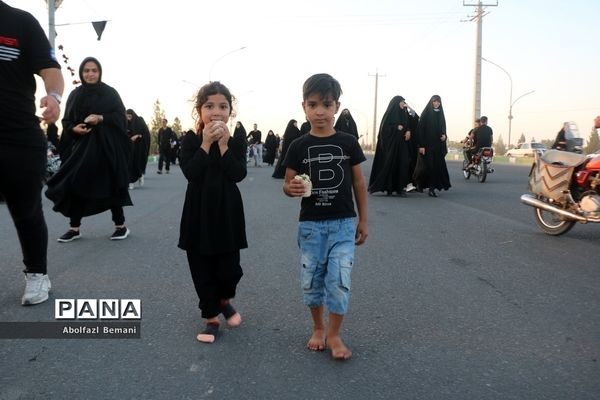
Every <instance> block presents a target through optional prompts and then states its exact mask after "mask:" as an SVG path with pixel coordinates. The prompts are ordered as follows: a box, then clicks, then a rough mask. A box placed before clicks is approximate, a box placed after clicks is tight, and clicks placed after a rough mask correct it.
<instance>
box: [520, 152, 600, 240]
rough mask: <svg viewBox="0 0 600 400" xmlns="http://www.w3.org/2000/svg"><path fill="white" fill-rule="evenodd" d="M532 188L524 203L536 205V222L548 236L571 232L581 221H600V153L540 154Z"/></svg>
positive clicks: (530, 182) (534, 169) (534, 170)
mask: <svg viewBox="0 0 600 400" xmlns="http://www.w3.org/2000/svg"><path fill="white" fill-rule="evenodd" d="M529 191H530V192H531V193H530V194H523V195H522V196H521V202H523V203H524V204H526V205H528V206H531V207H533V209H534V210H533V211H534V214H533V215H534V218H535V222H536V223H537V225H538V226H539V227H540V228H541V229H542V230H543V231H544V232H545V233H547V234H548V235H553V236H559V235H562V234H564V233H567V232H568V231H570V230H571V228H573V226H574V225H575V223H577V222H579V223H583V224H585V223H588V222H600V154H591V155H582V154H577V153H571V152H565V151H559V150H547V151H546V152H545V153H544V154H543V155H542V156H539V155H536V158H535V162H534V163H533V165H532V167H531V171H530V172H529Z"/></svg>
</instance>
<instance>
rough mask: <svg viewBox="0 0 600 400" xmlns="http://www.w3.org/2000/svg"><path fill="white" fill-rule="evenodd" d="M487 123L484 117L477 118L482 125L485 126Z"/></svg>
mask: <svg viewBox="0 0 600 400" xmlns="http://www.w3.org/2000/svg"><path fill="white" fill-rule="evenodd" d="M487 121H488V119H487V117H485V116H483V117H481V118H479V122H481V123H482V124H487Z"/></svg>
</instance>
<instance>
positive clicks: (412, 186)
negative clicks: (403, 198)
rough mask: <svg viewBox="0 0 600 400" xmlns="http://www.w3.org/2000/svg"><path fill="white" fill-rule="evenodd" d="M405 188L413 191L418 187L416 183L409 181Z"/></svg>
mask: <svg viewBox="0 0 600 400" xmlns="http://www.w3.org/2000/svg"><path fill="white" fill-rule="evenodd" d="M405 189H406V191H407V192H412V191H413V190H417V188H416V187H415V185H413V184H412V182H411V183H409V184H408V185H406V188H405Z"/></svg>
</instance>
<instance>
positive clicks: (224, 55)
mask: <svg viewBox="0 0 600 400" xmlns="http://www.w3.org/2000/svg"><path fill="white" fill-rule="evenodd" d="M245 48H246V46H242V47H240V48H239V49H234V50H231V51H229V52H227V53H225V54H223V55H222V56H221V57H219V58H217V59H216V60H215V61H214V62H213V63H212V65H211V66H210V70H209V71H208V81H209V82H212V79H211V77H212V71H213V68H214V67H215V65H216V64H217V63H218V62H219V61H221V60H222V59H224V58H225V57H227V56H228V55H230V54H232V53H235V52H237V51H241V50H244V49H245Z"/></svg>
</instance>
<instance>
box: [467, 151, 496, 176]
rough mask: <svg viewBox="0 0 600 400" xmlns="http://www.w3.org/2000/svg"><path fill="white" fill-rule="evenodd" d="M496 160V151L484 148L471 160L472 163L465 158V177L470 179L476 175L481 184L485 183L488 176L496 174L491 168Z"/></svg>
mask: <svg viewBox="0 0 600 400" xmlns="http://www.w3.org/2000/svg"><path fill="white" fill-rule="evenodd" d="M493 160H494V149H493V148H492V147H482V148H481V149H479V151H478V152H477V154H475V155H474V156H473V158H472V159H471V163H469V161H468V160H467V159H466V158H465V160H463V175H464V176H465V179H469V178H470V177H471V175H475V176H476V177H477V180H478V181H479V183H483V182H485V180H486V179H487V174H491V173H492V172H494V168H492V167H491V165H492V161H493Z"/></svg>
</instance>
